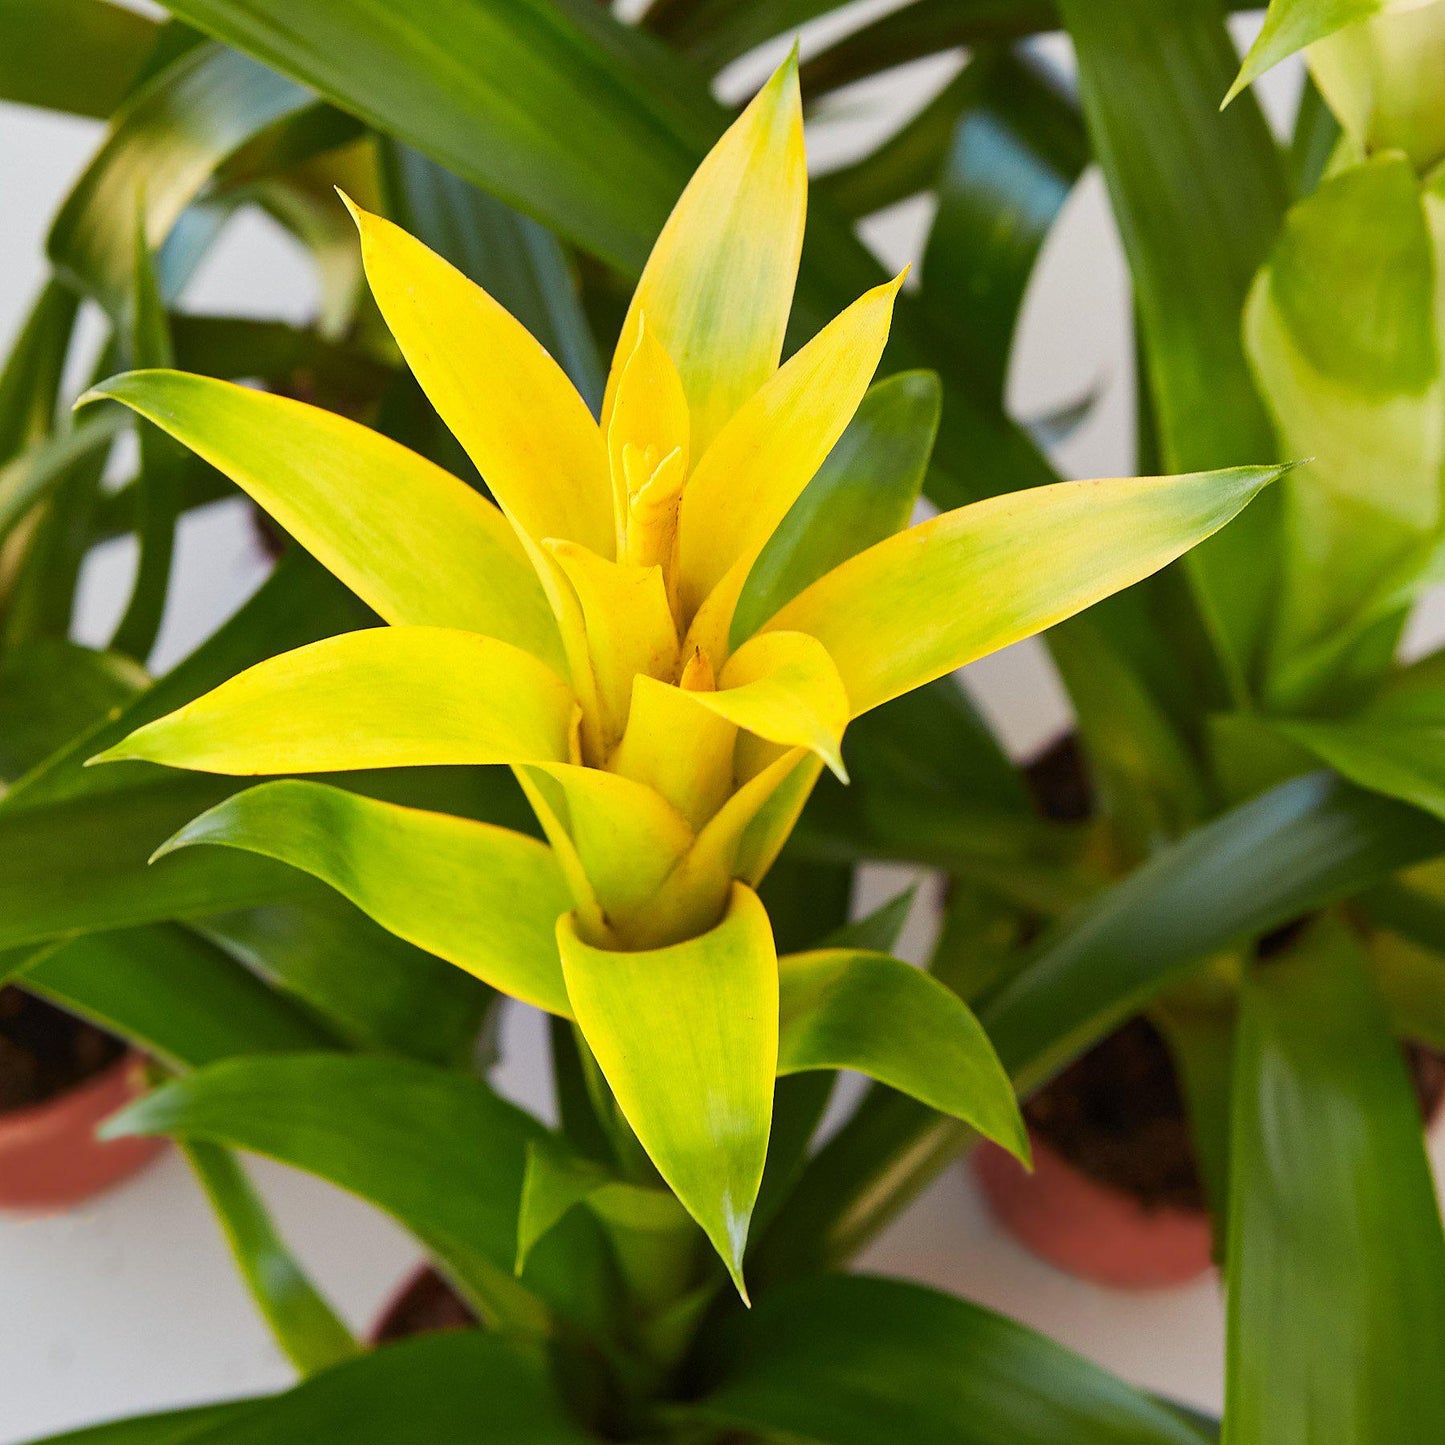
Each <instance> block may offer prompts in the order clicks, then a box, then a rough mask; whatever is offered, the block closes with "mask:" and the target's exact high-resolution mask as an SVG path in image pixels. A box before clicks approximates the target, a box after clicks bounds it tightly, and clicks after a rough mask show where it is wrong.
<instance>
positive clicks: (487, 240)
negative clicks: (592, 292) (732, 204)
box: [377, 139, 605, 415]
mask: <svg viewBox="0 0 1445 1445" xmlns="http://www.w3.org/2000/svg"><path fill="white" fill-rule="evenodd" d="M377 154H378V158H379V164H380V167H381V180H382V188H383V192H384V194H385V196H386V203H387V213H388V214H389V215H390V216H391V218H392V220H394V221H395V222H396V223H397V224H398V225H399V226H401V227H402V228H403V229H404V230H407V231H409V232H410V233H411V234H412V235H413V236H415V237H417V239H418V240H421V241H425V242H426V244H427V245H428V246H430V247H431V249H432V250H433V251H435V252H436V253H437V254H438V255H439V256H445V257H446V259H447V260H448V261H450V262H451V263H452V265H453V266H455V267H456V268H457V269H458V270H459V271H461V272H462V273H463V274H464V275H466V276H470V277H471V279H472V280H473V281H475V282H476V283H477V285H478V286H480V287H481V288H482V289H483V290H484V291H486V292H487V293H488V295H490V296H492V297H493V298H495V299H496V300H497V301H500V302H501V303H502V305H503V306H505V307H506V308H507V310H508V311H510V312H511V314H512V315H513V316H515V317H516V318H517V320H518V321H520V322H521V323H522V324H523V325H524V326H525V327H526V328H527V330H528V331H530V332H531V333H532V335H533V336H535V337H536V338H537V340H538V341H540V342H541V343H542V345H543V346H545V347H546V348H547V350H548V351H549V352H551V354H552V355H553V357H555V358H556V360H557V364H558V365H559V366H561V368H562V370H563V371H565V372H566V373H567V375H568V376H569V377H570V378H571V379H572V384H573V385H574V386H575V387H576V388H577V390H578V391H579V392H580V393H581V394H582V397H583V399H584V400H585V401H586V402H587V404H588V406H589V407H591V409H592V412H593V414H594V415H596V414H598V413H599V412H600V410H601V407H602V388H603V382H604V380H605V378H604V376H603V371H602V362H601V358H600V357H599V356H598V354H597V343H596V341H595V340H594V339H593V336H592V331H591V329H590V327H589V326H588V323H587V317H586V314H585V313H584V311H583V310H582V303H581V299H580V297H579V295H578V289H577V281H576V278H575V277H574V276H573V274H572V271H571V268H570V266H569V265H568V261H567V256H566V254H565V252H564V251H563V250H562V247H561V246H560V245H559V244H558V243H557V238H556V237H555V236H553V235H552V233H551V232H550V231H548V230H546V229H545V228H544V227H542V226H539V225H538V224H537V223H536V222H535V221H533V220H530V219H529V218H528V217H526V216H522V215H519V214H518V213H517V212H516V211H514V210H512V209H511V207H509V206H505V205H503V204H502V203H501V202H500V201H498V200H495V199H494V198H493V197H491V196H489V195H487V194H486V192H484V191H479V190H478V189H477V188H476V187H475V186H473V185H469V184H468V183H467V182H466V181H464V180H461V179H460V178H459V177H457V176H454V175H453V174H452V173H451V172H450V171H448V170H445V169H443V168H442V167H441V166H439V165H438V164H437V163H436V162H435V161H433V160H429V159H428V158H427V157H426V156H424V155H422V154H421V153H420V152H419V151H414V150H412V149H410V148H409V147H407V146H401V145H397V144H396V143H395V142H392V141H388V140H385V139H382V140H380V141H379V142H378V151H377Z"/></svg>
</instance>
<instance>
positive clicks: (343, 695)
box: [95, 627, 574, 775]
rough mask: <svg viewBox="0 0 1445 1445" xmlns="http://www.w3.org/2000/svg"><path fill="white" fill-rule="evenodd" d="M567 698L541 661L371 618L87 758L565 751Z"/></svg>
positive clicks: (447, 632) (253, 762) (279, 766)
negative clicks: (371, 622)
mask: <svg viewBox="0 0 1445 1445" xmlns="http://www.w3.org/2000/svg"><path fill="white" fill-rule="evenodd" d="M573 709H574V704H573V701H572V693H571V691H570V689H569V688H568V687H567V686H566V685H565V684H564V683H563V682H562V681H561V680H560V679H559V678H558V676H557V674H556V673H554V672H553V671H552V670H551V669H550V668H548V667H547V666H546V665H545V664H543V663H541V662H538V661H537V659H536V658H534V657H533V656H532V655H531V654H530V653H526V652H523V651H522V650H521V649H520V648H518V647H513V646H512V645H511V644H510V643H506V642H498V641H497V640H496V639H495V638H491V637H483V636H481V635H480V634H479V633H475V632H463V631H461V630H459V629H456V628H449V627H378V628H367V629H365V630H363V631H360V632H348V633H344V634H343V635H342V636H340V637H331V638H327V639H325V640H324V641H322V642H313V643H311V644H310V645H309V646H306V647H299V648H297V649H296V651H294V652H288V653H284V654H283V655H282V656H280V657H273V658H270V659H269V660H268V661H266V662H262V663H258V664H257V665H256V666H255V667H253V668H250V669H249V670H248V671H246V672H243V673H242V674H241V675H240V676H239V677H234V678H232V679H231V680H230V681H229V682H225V683H222V684H221V686H220V687H218V688H216V690H215V691H214V692H210V693H207V694H206V696H205V697H202V698H198V699H197V700H196V701H195V702H193V703H190V704H188V705H187V706H186V707H183V708H181V709H180V711H178V712H174V713H171V714H170V715H169V716H168V717H163V718H160V719H158V720H157V721H155V722H153V723H147V724H146V726H145V727H143V728H141V729H140V730H139V731H137V732H135V733H132V734H131V735H130V737H128V738H126V739H125V740H124V741H122V742H119V743H116V744H115V745H114V746H113V747H110V748H107V749H106V750H105V752H104V753H101V754H99V755H98V756H97V758H96V759H95V761H97V762H100V761H104V762H119V761H124V760H126V759H130V758H135V759H142V760H145V761H150V762H158V763H167V764H169V765H170V766H172V767H178V768H196V769H199V770H202V771H205V772H213V773H230V774H234V775H252V774H258V773H315V772H336V771H339V770H342V769H346V768H391V767H420V766H435V765H437V764H445V763H519V762H548V761H553V760H560V759H565V758H566V757H567V753H568V739H569V734H570V731H571V723H572V713H573Z"/></svg>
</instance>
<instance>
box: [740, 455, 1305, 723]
mask: <svg viewBox="0 0 1445 1445" xmlns="http://www.w3.org/2000/svg"><path fill="white" fill-rule="evenodd" d="M1281 471H1282V469H1281V468H1278V467H1239V468H1236V469H1234V470H1232V471H1227V472H1200V473H1195V474H1193V475H1191V476H1185V477H1162V478H1158V477H1146V478H1129V479H1126V480H1111V481H1094V482H1061V483H1058V484H1057V485H1055V486H1052V487H1034V488H1030V489H1029V490H1027V491H1023V492H1015V493H1012V494H1010V495H1008V496H1004V497H994V498H991V499H990V500H989V501H986V502H977V503H975V504H974V505H973V506H971V507H962V508H960V509H959V510H957V511H954V512H948V513H945V514H944V515H943V516H941V517H935V518H934V519H933V520H931V521H928V522H924V523H922V524H920V525H919V526H917V527H913V528H910V529H909V530H908V531H906V532H902V533H900V534H899V535H897V536H895V537H891V538H889V539H888V540H887V541H885V542H880V543H878V545H877V546H874V547H870V548H869V549H868V550H867V551H866V552H861V553H859V555H858V556H856V557H853V558H851V559H850V560H849V561H847V562H845V563H843V565H842V566H841V567H838V568H837V569H835V570H834V571H833V572H830V573H829V574H828V575H827V576H826V577H823V578H821V579H820V580H819V581H817V582H815V583H814V584H813V585H812V586H811V587H809V588H808V589H807V590H806V591H805V592H804V593H803V594H802V595H801V596H800V597H798V598H796V599H795V600H794V601H792V602H790V603H789V604H788V605H787V606H786V607H785V608H783V610H782V611H781V612H780V613H779V614H778V615H777V616H776V617H775V618H773V620H772V621H771V622H770V623H769V624H768V626H769V628H770V629H774V628H776V629H785V630H788V631H792V632H807V633H811V634H812V635H813V636H814V637H817V638H818V639H819V640H820V641H821V642H822V643H823V645H824V647H825V648H827V650H828V652H829V654H830V655H831V656H832V658H833V660H834V662H835V663H837V665H838V671H839V673H840V674H841V675H842V678H843V683H844V686H845V687H846V688H847V689H848V697H849V701H850V702H851V704H852V709H853V712H854V714H855V715H856V714H858V713H863V712H867V711H868V710H869V709H870V708H874V707H877V706H878V705H879V704H880V703H884V702H887V701H888V700H889V699H890V698H894V697H897V696H898V695H899V694H901V693H905V692H909V691H911V690H912V689H913V688H916V687H920V686H921V685H922V684H924V683H926V682H931V681H932V680H933V679H934V678H937V677H942V676H943V675H944V674H945V673H948V672H952V671H953V670H954V669H955V668H958V667H962V666H963V665H964V664H965V663H967V662H971V661H973V660H974V659H975V658H977V657H981V656H983V655H984V654H985V653H988V652H992V651H994V650H995V649H997V648H1000V647H1005V646H1007V645H1008V644H1009V643H1011V642H1017V641H1018V640H1019V639H1021V638H1024V637H1028V636H1031V635H1032V634H1033V633H1035V632H1039V631H1042V630H1043V629H1044V628H1046V627H1050V626H1052V625H1053V624H1054V623H1056V622H1060V621H1062V620H1063V619H1064V618H1066V617H1069V616H1072V615H1073V614H1074V613H1075V612H1079V611H1081V610H1082V609H1083V608H1085V607H1087V606H1089V604H1090V603H1092V602H1097V601H1098V600H1099V599H1100V598H1101V597H1104V596H1107V595H1108V594H1109V593H1111V592H1115V591H1117V590H1118V589H1120V588H1121V587H1127V586H1129V584H1130V583H1133V582H1137V581H1139V580H1140V579H1141V578H1143V577H1147V576H1148V575H1149V574H1150V573H1151V572H1155V571H1157V570H1158V569H1159V568H1160V567H1162V566H1164V565H1165V564H1166V563H1168V562H1170V561H1172V560H1173V559H1174V558H1175V557H1178V556H1179V555H1180V554H1181V553H1183V552H1184V551H1186V550H1187V549H1188V548H1190V547H1192V546H1193V545H1194V544H1195V543H1196V542H1198V541H1199V540H1200V539H1201V538H1204V537H1208V536H1209V535H1210V534H1211V533H1213V532H1214V531H1216V530H1217V529H1218V528H1220V527H1222V526H1223V525H1224V524H1225V523H1226V522H1227V521H1229V520H1230V518H1231V517H1233V516H1234V515H1235V514H1236V513H1237V512H1239V511H1240V509H1241V508H1243V507H1244V506H1245V505H1246V504H1247V503H1248V502H1249V501H1250V500H1251V499H1252V498H1253V497H1254V496H1255V494H1256V493H1257V492H1259V491H1260V490H1261V489H1262V488H1263V487H1265V486H1266V485H1268V483H1270V482H1272V481H1274V480H1275V478H1277V477H1278V476H1279V475H1280V474H1281Z"/></svg>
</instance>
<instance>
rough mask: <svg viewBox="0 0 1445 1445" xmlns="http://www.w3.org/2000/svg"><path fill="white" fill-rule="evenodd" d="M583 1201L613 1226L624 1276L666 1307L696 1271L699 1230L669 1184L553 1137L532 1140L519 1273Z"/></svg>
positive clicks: (651, 1303) (653, 1303)
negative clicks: (571, 1150) (655, 1184)
mask: <svg viewBox="0 0 1445 1445" xmlns="http://www.w3.org/2000/svg"><path fill="white" fill-rule="evenodd" d="M579 1205H586V1206H587V1207H588V1208H589V1209H591V1211H592V1213H593V1214H594V1215H596V1216H597V1217H598V1218H599V1219H600V1220H602V1221H603V1223H604V1224H605V1225H606V1227H607V1232H608V1236H609V1238H610V1239H611V1241H612V1245H613V1249H614V1251H615V1252H616V1255H617V1259H618V1264H619V1266H620V1268H621V1270H622V1275H623V1278H624V1280H625V1281H626V1283H627V1285H628V1287H629V1288H630V1290H631V1292H632V1294H633V1295H634V1297H636V1298H637V1299H638V1300H639V1301H640V1302H641V1303H642V1304H643V1306H644V1307H645V1308H654V1309H655V1308H664V1309H665V1308H666V1307H667V1306H669V1305H671V1304H675V1303H676V1301H677V1300H678V1298H679V1297H680V1296H681V1295H683V1294H685V1293H686V1292H687V1289H688V1286H689V1284H690V1283H691V1282H692V1276H693V1274H694V1273H695V1264H696V1261H695V1259H694V1254H693V1245H694V1243H695V1241H696V1240H697V1229H696V1227H695V1226H694V1225H693V1222H692V1220H691V1219H689V1218H688V1216H687V1214H686V1212H685V1211H684V1210H683V1208H682V1206H681V1205H680V1204H679V1203H678V1202H677V1200H676V1199H675V1198H674V1197H673V1196H672V1195H671V1194H669V1193H668V1192H667V1190H665V1189H654V1188H650V1187H649V1186H647V1185H643V1184H629V1183H627V1182H625V1181H624V1180H621V1179H619V1178H617V1176H616V1175H614V1174H612V1173H610V1172H609V1171H608V1170H606V1169H604V1168H602V1167H601V1166H600V1165H598V1164H595V1163H593V1162H592V1161H590V1160H586V1159H581V1158H578V1157H577V1156H576V1155H571V1154H565V1153H563V1152H562V1151H561V1150H559V1149H558V1148H557V1147H556V1146H555V1145H554V1144H552V1143H550V1142H549V1143H545V1144H543V1143H532V1144H529V1145H528V1146H527V1170H526V1176H525V1178H524V1179H523V1181H522V1202H521V1205H520V1207H519V1211H518V1215H517V1264H516V1273H517V1274H518V1275H520V1274H521V1273H522V1271H523V1269H524V1268H525V1267H526V1263H527V1260H528V1258H529V1257H530V1255H531V1253H532V1250H533V1249H534V1248H535V1247H536V1245H537V1244H538V1243H539V1242H540V1241H541V1240H542V1239H543V1238H544V1237H545V1236H546V1235H548V1234H550V1233H551V1231H552V1230H553V1229H555V1228H556V1227H557V1225H558V1224H560V1223H561V1222H562V1220H563V1219H564V1218H565V1217H566V1215H567V1214H568V1213H570V1212H571V1211H572V1210H573V1209H575V1208H577V1207H578V1206H579Z"/></svg>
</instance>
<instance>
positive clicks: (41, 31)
mask: <svg viewBox="0 0 1445 1445" xmlns="http://www.w3.org/2000/svg"><path fill="white" fill-rule="evenodd" d="M159 35H160V26H159V25H157V24H156V22H155V21H154V20H151V19H150V18H149V17H147V16H145V15H139V14H137V13H136V12H135V11H134V10H131V9H129V8H127V7H126V6H123V5H112V4H109V3H107V0H44V3H37V0H0V98H3V99H5V100H10V101H16V102H18V103H19V104H21V105H38V106H43V107H44V108H45V109H46V110H61V111H68V112H69V113H70V114H72V115H88V116H94V117H95V118H96V119H99V120H103V119H105V117H106V116H108V115H109V114H110V113H111V111H113V110H114V109H115V108H116V106H118V105H119V104H120V103H121V101H122V100H124V99H125V97H126V96H127V94H129V92H130V89H131V86H132V85H134V83H135V81H136V79H137V78H138V77H139V76H140V74H141V71H142V69H143V68H144V66H145V64H146V61H147V60H148V59H149V57H150V55H151V52H152V51H153V50H154V49H155V46H156V42H157V39H158V38H159Z"/></svg>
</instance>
